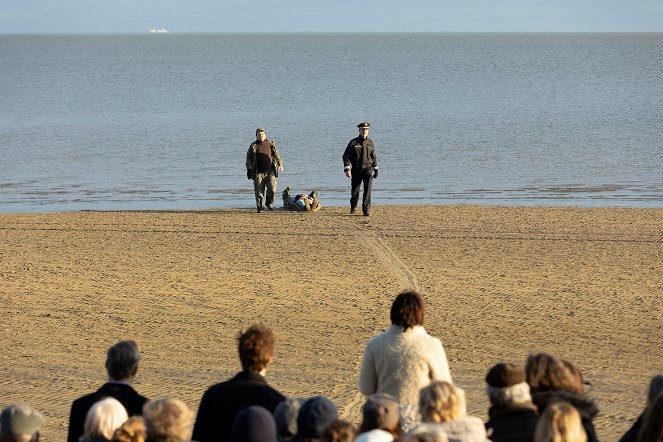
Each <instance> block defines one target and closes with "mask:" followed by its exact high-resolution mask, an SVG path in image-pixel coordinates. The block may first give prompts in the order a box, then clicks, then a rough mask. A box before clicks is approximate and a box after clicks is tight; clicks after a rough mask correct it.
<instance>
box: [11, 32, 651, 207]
mask: <svg viewBox="0 0 663 442" xmlns="http://www.w3.org/2000/svg"><path fill="white" fill-rule="evenodd" d="M363 121H367V122H369V123H370V124H371V130H370V134H369V136H370V137H371V139H372V140H373V141H374V143H375V146H376V152H377V156H378V163H379V176H378V178H377V179H375V180H374V183H373V205H374V206H376V205H389V204H405V205H411V204H415V205H418V204H432V205H446V204H485V205H494V204H496V205H509V206H515V205H518V206H579V207H605V206H620V207H647V208H649V207H656V208H660V207H663V34H661V33H643V34H623V33H607V34H601V33H580V34H548V33H531V34H528V33H514V34H509V33H494V34H491V33H411V34H410V33H354V34H353V33H339V34H334V33H329V34H328V33H256V34H250V33H248V34H177V33H171V34H148V33H146V34H126V35H122V34H108V35H83V34H76V35H61V34H58V35H24V34H21V35H9V34H5V35H0V212H52V211H79V210H196V209H215V208H253V207H254V206H255V201H254V197H253V184H252V182H251V181H249V180H247V178H246V169H245V165H244V163H245V158H246V151H247V149H248V146H249V144H250V143H251V142H252V141H253V140H254V139H255V130H256V128H258V127H263V128H265V130H266V133H267V137H268V138H270V139H272V140H274V142H275V144H276V146H277V147H278V149H279V151H280V153H281V156H282V157H283V161H284V171H283V173H281V174H280V176H279V178H278V195H277V206H280V200H281V199H280V192H281V191H282V190H283V189H285V188H286V187H289V188H290V189H291V192H303V191H307V192H310V191H311V190H313V189H315V190H317V191H318V193H319V195H320V201H321V202H322V204H323V205H349V193H350V183H349V180H348V179H347V178H346V177H345V176H344V174H343V164H342V160H341V156H342V154H343V151H344V149H345V147H346V145H347V143H348V141H349V140H350V139H352V138H353V137H355V136H357V134H358V131H357V127H356V126H357V124H358V123H361V122H363Z"/></svg>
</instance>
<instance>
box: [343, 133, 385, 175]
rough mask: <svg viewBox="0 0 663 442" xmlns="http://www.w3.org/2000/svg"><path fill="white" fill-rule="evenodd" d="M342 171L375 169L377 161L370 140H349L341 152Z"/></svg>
mask: <svg viewBox="0 0 663 442" xmlns="http://www.w3.org/2000/svg"><path fill="white" fill-rule="evenodd" d="M343 168H344V169H346V170H347V169H355V170H356V169H371V168H373V169H377V168H378V159H377V156H376V155H375V146H373V141H371V139H370V138H362V137H357V138H353V139H352V140H350V142H349V143H348V146H347V147H346V148H345V152H343Z"/></svg>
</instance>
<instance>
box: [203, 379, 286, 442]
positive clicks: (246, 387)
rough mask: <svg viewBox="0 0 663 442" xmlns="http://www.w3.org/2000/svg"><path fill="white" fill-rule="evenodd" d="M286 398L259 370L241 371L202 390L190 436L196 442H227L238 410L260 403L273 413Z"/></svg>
mask: <svg viewBox="0 0 663 442" xmlns="http://www.w3.org/2000/svg"><path fill="white" fill-rule="evenodd" d="M285 399H286V398H285V396H283V395H282V394H281V393H279V392H278V391H276V390H275V389H273V388H272V387H270V386H269V385H267V381H266V380H265V378H264V377H262V376H261V375H259V374H258V373H253V372H249V371H242V372H240V373H238V374H237V375H235V377H234V378H232V379H230V380H228V381H226V382H221V383H220V384H216V385H213V386H212V387H210V388H209V389H208V390H207V391H206V392H205V394H204V395H203V398H202V399H201V400H200V406H199V407H198V416H197V417H196V424H195V425H194V427H193V434H192V436H191V439H193V440H195V441H197V442H212V441H214V442H216V441H227V440H229V438H230V430H231V429H232V424H233V420H234V419H235V416H237V414H238V413H239V412H240V410H242V409H243V408H245V407H248V406H251V405H260V406H262V407H265V408H266V409H267V410H269V412H270V413H273V412H274V409H275V408H276V406H277V405H278V404H279V403H280V402H282V401H284V400H285Z"/></svg>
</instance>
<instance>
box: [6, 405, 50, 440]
mask: <svg viewBox="0 0 663 442" xmlns="http://www.w3.org/2000/svg"><path fill="white" fill-rule="evenodd" d="M45 422H46V419H44V416H43V415H42V414H41V413H40V412H39V411H37V410H35V409H34V408H32V407H31V406H29V405H25V404H13V405H8V406H7V407H5V408H4V409H3V410H2V413H0V440H2V441H7V442H23V441H30V440H32V439H33V437H35V436H37V434H38V432H39V429H40V428H41V427H42V425H44V423H45Z"/></svg>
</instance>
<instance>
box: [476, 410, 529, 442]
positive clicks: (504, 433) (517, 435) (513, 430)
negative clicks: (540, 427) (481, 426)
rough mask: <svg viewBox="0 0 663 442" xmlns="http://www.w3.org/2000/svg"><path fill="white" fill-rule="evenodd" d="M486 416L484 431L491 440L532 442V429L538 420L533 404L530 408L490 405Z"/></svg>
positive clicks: (496, 441)
mask: <svg viewBox="0 0 663 442" xmlns="http://www.w3.org/2000/svg"><path fill="white" fill-rule="evenodd" d="M488 416H489V417H490V419H489V420H488V422H486V432H487V433H488V437H489V438H490V440H492V441H493V442H501V441H513V442H532V440H533V439H534V430H535V429H536V423H537V421H538V420H539V415H538V414H537V412H536V410H535V407H534V406H532V408H497V407H491V408H490V409H489V410H488Z"/></svg>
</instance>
